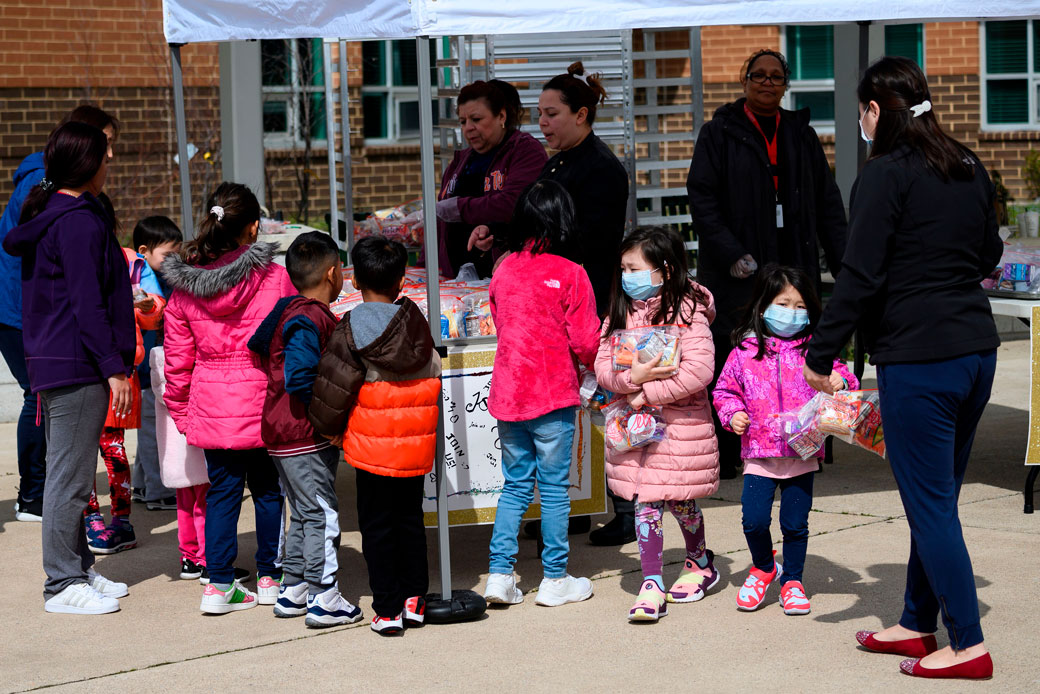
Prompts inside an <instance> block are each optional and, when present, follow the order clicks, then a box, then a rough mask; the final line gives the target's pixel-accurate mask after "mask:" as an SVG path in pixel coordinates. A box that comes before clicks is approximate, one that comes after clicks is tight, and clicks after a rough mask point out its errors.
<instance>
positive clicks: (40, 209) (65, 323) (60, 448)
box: [3, 122, 137, 614]
mask: <svg viewBox="0 0 1040 694" xmlns="http://www.w3.org/2000/svg"><path fill="white" fill-rule="evenodd" d="M108 151H109V144H108V138H107V137H106V135H105V133H104V132H102V131H101V130H99V129H98V128H95V127H93V126H91V125H87V124H85V123H75V122H74V123H66V124H65V125H63V126H61V127H60V128H58V129H57V130H55V131H54V133H52V134H51V137H50V140H49V141H48V142H47V148H46V150H45V151H44V162H45V165H46V172H45V177H44V179H43V180H42V181H40V183H39V185H37V186H36V187H34V188H33V189H32V192H30V193H29V195H28V197H27V198H26V200H25V204H24V205H23V207H22V216H21V222H22V223H21V225H20V226H18V227H16V228H15V229H13V230H11V232H10V233H9V234H8V235H7V237H6V238H5V239H4V242H3V247H4V250H5V251H7V253H9V254H10V255H12V256H17V257H20V258H21V259H22V330H23V334H24V340H25V354H26V364H27V366H28V372H29V382H30V385H31V388H32V391H33V392H34V393H38V394H39V396H40V401H41V403H42V407H43V411H44V414H45V416H46V425H45V429H46V439H47V481H46V485H45V487H44V495H43V499H44V502H43V568H44V571H46V573H47V580H46V582H45V583H44V597H45V599H46V601H45V603H44V609H45V610H46V611H48V612H61V613H70V614H104V613H106V612H115V611H116V610H118V609H119V602H118V600H117V599H116V598H120V597H123V596H125V595H126V594H127V587H126V584H123V583H115V582H113V581H109V580H107V579H105V578H104V577H102V576H100V575H98V574H97V573H95V572H94V570H93V569H92V568H91V567H92V566H93V564H94V555H93V554H91V552H90V550H89V548H88V546H87V538H86V535H85V534H84V533H83V526H82V520H81V518H82V515H83V509H84V508H85V507H86V505H87V501H88V500H89V498H90V492H91V490H92V489H93V481H94V470H95V469H96V466H97V442H98V438H99V437H100V435H101V429H102V427H103V426H104V424H105V415H106V410H107V409H108V403H109V394H110V393H111V401H112V409H113V411H114V413H115V414H116V415H125V414H128V413H129V411H130V404H131V388H130V381H129V378H128V377H129V375H130V373H131V371H132V370H133V368H134V352H135V349H136V347H137V342H136V333H135V327H134V326H135V323H134V312H133V298H132V295H131V292H130V276H129V274H128V273H127V271H126V260H125V258H124V255H123V251H122V249H121V248H120V247H119V243H118V241H117V240H116V237H115V235H114V234H113V233H112V224H113V220H112V218H111V216H110V215H109V214H108V212H107V211H106V210H105V208H104V206H103V205H102V204H101V203H100V202H99V201H98V197H97V196H98V195H100V193H101V189H102V187H104V185H105V178H106V176H107V174H108Z"/></svg>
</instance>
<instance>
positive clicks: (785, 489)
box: [740, 472, 816, 585]
mask: <svg viewBox="0 0 1040 694" xmlns="http://www.w3.org/2000/svg"><path fill="white" fill-rule="evenodd" d="M815 475H816V473H815V472H807V473H805V474H804V475H798V476H797V477H791V478H789V479H780V480H778V479H773V478H772V477H762V476H760V475H744V492H743V493H742V494H741V495H740V505H741V506H742V507H743V513H744V519H743V524H744V539H746V540H747V544H748V549H750V550H751V561H752V562H754V564H755V568H756V569H758V570H759V571H765V572H766V573H769V572H770V571H772V570H773V538H772V537H771V536H770V534H769V524H770V522H771V519H770V511H772V509H773V499H774V497H775V496H776V488H777V487H780V531H781V532H782V533H783V534H784V573H783V575H782V576H781V577H780V584H781V585H783V584H784V583H787V582H788V581H798V582H801V580H802V570H803V569H804V568H805V552H806V550H807V549H808V547H809V509H810V508H811V507H812V488H813V478H814V477H815Z"/></svg>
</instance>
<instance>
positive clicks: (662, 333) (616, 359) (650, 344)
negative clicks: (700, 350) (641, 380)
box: [610, 325, 680, 371]
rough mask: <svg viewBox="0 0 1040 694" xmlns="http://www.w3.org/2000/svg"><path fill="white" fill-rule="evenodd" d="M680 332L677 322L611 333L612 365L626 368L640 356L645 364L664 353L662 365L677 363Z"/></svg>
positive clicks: (621, 368)
mask: <svg viewBox="0 0 1040 694" xmlns="http://www.w3.org/2000/svg"><path fill="white" fill-rule="evenodd" d="M679 331H680V328H679V326H677V325H654V326H648V327H645V328H630V329H628V330H615V331H614V332H613V333H611V335H610V345H611V365H612V366H613V368H614V370H615V371H624V370H625V369H630V368H632V364H633V362H634V361H635V360H636V359H638V360H639V362H640V363H643V364H645V363H646V362H649V361H652V360H653V359H654V357H656V356H657V355H658V354H661V355H662V357H661V361H660V363H659V364H658V366H675V365H676V364H678V363H679V357H680V349H679Z"/></svg>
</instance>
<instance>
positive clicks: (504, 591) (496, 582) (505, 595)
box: [484, 573, 524, 605]
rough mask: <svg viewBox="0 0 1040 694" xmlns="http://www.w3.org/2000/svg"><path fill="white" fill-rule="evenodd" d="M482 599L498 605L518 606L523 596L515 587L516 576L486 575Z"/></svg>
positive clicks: (512, 574) (513, 574)
mask: <svg viewBox="0 0 1040 694" xmlns="http://www.w3.org/2000/svg"><path fill="white" fill-rule="evenodd" d="M484 599H485V600H487V601H488V602H493V603H498V604H500V605H519V604H520V603H522V602H523V601H524V594H523V593H521V592H520V589H519V588H517V587H516V574H515V573H511V574H488V578H487V584H485V586H484Z"/></svg>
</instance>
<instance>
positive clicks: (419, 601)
mask: <svg viewBox="0 0 1040 694" xmlns="http://www.w3.org/2000/svg"><path fill="white" fill-rule="evenodd" d="M425 618H426V599H425V598H423V596H421V595H416V596H415V597H413V598H408V599H407V600H405V601H404V625H405V626H406V627H421V626H422V625H423V620H425Z"/></svg>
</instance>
